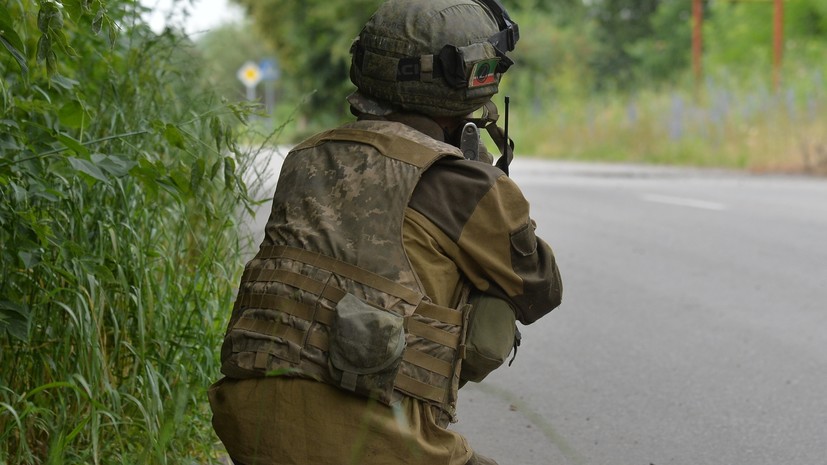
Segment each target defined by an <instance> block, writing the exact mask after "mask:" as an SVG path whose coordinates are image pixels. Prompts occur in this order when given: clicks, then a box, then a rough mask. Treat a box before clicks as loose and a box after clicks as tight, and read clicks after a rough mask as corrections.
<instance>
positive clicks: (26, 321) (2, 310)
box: [0, 300, 31, 342]
mask: <svg viewBox="0 0 827 465" xmlns="http://www.w3.org/2000/svg"><path fill="white" fill-rule="evenodd" d="M30 325H31V313H30V312H29V308H28V306H26V305H25V304H19V303H15V302H9V301H7V300H0V329H2V328H4V329H5V330H6V331H8V333H9V334H10V335H11V336H12V337H13V338H15V339H17V340H19V341H22V342H28V341H29V327H30Z"/></svg>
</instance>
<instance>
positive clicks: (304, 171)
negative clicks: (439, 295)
mask: <svg viewBox="0 0 827 465" xmlns="http://www.w3.org/2000/svg"><path fill="white" fill-rule="evenodd" d="M449 156H450V157H458V158H461V157H462V155H461V152H460V151H459V149H457V148H455V147H453V146H451V145H448V144H446V143H443V142H439V141H437V140H435V139H432V138H430V137H428V136H426V135H425V134H423V133H420V132H418V131H416V130H414V129H412V128H410V127H408V126H406V125H403V124H401V123H396V122H388V121H357V122H354V123H350V124H346V125H344V126H342V127H340V128H337V129H333V130H330V131H327V132H323V133H320V134H318V135H316V136H314V137H312V138H310V139H308V140H306V141H305V142H303V143H301V144H300V145H299V146H297V147H296V148H294V149H293V150H292V151H291V152H290V154H289V155H288V156H287V157H286V158H285V160H284V165H283V167H282V174H281V176H280V179H279V181H278V186H277V189H276V194H275V197H274V198H275V202H274V204H273V209H272V212H271V215H270V219H269V221H268V224H267V227H266V230H265V239H264V241H263V242H262V245H261V248H260V250H259V252H258V254H257V255H256V256H255V257H254V258H253V259H252V260H251V261H250V262H249V263H248V264H247V266H246V268H245V271H244V273H243V276H242V278H241V284H240V286H239V292H238V297H237V299H236V302H235V306H234V308H233V313H232V317H231V319H230V322H229V325H228V330H227V333H226V336H225V340H224V344H223V346H222V354H221V359H222V368H221V371H222V372H223V373H224V374H225V375H226V376H228V377H232V378H250V377H261V376H265V375H271V376H272V375H287V376H302V377H309V378H313V379H315V380H317V381H322V382H326V383H330V384H333V385H335V386H339V387H344V388H346V389H351V390H352V389H353V388H352V386H351V387H348V386H345V385H344V384H343V383H342V382H341V381H340V380H337V379H336V378H335V377H333V376H332V375H331V369H330V367H329V364H330V360H329V352H328V350H329V335H330V334H331V332H330V328H331V324H332V322H333V321H334V319H335V318H336V306H337V303H339V301H340V300H342V299H343V298H344V297H345V296H348V295H351V296H355V297H357V298H358V299H360V300H361V301H363V302H365V303H367V304H368V305H370V306H371V307H374V308H379V309H383V310H385V311H387V312H392V313H393V314H395V315H398V316H400V317H403V318H404V339H405V349H404V352H403V353H402V361H401V363H400V364H399V365H398V369H397V370H396V372H395V374H394V376H393V377H392V378H391V379H392V380H393V383H392V387H390V388H387V389H385V390H384V392H380V393H378V394H377V393H373V394H371V395H373V396H374V397H377V398H378V399H379V400H380V401H382V402H383V403H386V404H388V405H391V404H392V403H394V402H395V401H397V400H399V399H401V395H407V396H412V397H415V398H418V399H421V400H422V401H425V402H427V403H430V404H432V405H436V406H438V407H439V408H440V409H441V410H443V412H444V413H446V414H447V415H448V416H449V417H453V415H454V411H455V406H456V398H457V389H458V383H459V372H460V359H461V358H462V357H461V355H462V354H461V352H462V347H463V342H464V341H463V339H464V333H463V328H464V327H465V326H466V325H465V324H464V323H465V318H466V317H467V314H468V311H467V308H466V306H464V305H459V306H458V308H456V309H455V308H449V307H442V306H439V305H435V304H433V303H432V302H431V301H430V299H429V298H428V297H427V296H425V294H424V292H423V289H422V285H421V283H420V281H419V279H418V277H417V276H416V273H415V272H414V270H413V268H412V266H411V263H410V260H409V259H408V256H407V254H406V252H405V249H404V246H403V242H402V225H403V221H404V213H405V209H406V207H407V205H408V202H409V200H410V198H411V195H412V193H413V190H414V188H415V187H416V184H417V182H418V181H419V179H420V177H421V175H422V173H423V172H424V171H425V170H426V169H427V168H428V167H429V166H431V165H432V164H433V163H434V162H435V161H437V160H439V159H440V158H442V157H449ZM460 302H464V299H460Z"/></svg>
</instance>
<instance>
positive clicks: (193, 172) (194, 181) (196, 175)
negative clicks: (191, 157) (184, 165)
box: [190, 158, 205, 192]
mask: <svg viewBox="0 0 827 465" xmlns="http://www.w3.org/2000/svg"><path fill="white" fill-rule="evenodd" d="M204 171H205V169H204V160H203V159H201V158H199V159H197V160H195V162H193V164H192V167H190V190H191V191H192V192H195V191H196V190H198V186H200V185H201V181H202V180H203V179H204Z"/></svg>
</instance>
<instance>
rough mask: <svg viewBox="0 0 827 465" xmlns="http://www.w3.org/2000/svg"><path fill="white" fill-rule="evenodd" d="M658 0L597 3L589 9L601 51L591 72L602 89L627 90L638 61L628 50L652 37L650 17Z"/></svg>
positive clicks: (597, 54)
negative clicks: (644, 39)
mask: <svg viewBox="0 0 827 465" xmlns="http://www.w3.org/2000/svg"><path fill="white" fill-rule="evenodd" d="M658 4H659V0H597V1H595V2H594V3H593V4H592V5H591V7H590V10H591V13H592V17H593V18H594V21H595V22H596V27H595V33H596V39H597V42H598V43H599V44H600V48H599V50H598V51H597V53H596V54H595V56H594V61H593V62H592V68H593V69H594V72H595V74H596V82H597V83H598V86H600V87H601V88H606V87H608V88H612V87H616V88H620V89H627V88H630V87H631V86H632V85H633V83H634V78H635V73H634V70H635V68H636V67H637V66H638V64H639V58H637V57H635V56H634V55H633V54H632V53H630V50H629V47H630V46H632V44H634V43H635V42H637V41H638V40H640V39H642V38H645V37H649V36H651V34H652V23H651V18H652V15H653V14H654V13H655V11H656V10H657V7H658Z"/></svg>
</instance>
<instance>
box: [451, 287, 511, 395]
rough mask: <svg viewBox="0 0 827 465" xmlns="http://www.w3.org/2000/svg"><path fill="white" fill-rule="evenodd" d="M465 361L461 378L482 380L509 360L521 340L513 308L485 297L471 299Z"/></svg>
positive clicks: (493, 298)
mask: <svg viewBox="0 0 827 465" xmlns="http://www.w3.org/2000/svg"><path fill="white" fill-rule="evenodd" d="M469 303H470V304H471V310H470V314H469V316H468V330H467V333H466V336H465V358H464V359H463V360H462V369H461V371H460V379H461V380H463V381H473V382H475V383H478V382H480V381H482V380H483V379H484V378H485V377H486V376H488V374H489V373H491V372H492V371H494V370H496V369H497V368H499V367H500V365H502V364H503V363H504V362H505V359H507V358H508V354H510V353H511V349H513V348H514V347H515V344H516V340H517V324H516V317H515V313H514V310H512V309H511V305H510V304H509V303H508V302H507V301H505V300H503V299H499V298H497V297H493V296H490V295H485V294H474V295H472V296H471V299H470V302H469Z"/></svg>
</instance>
